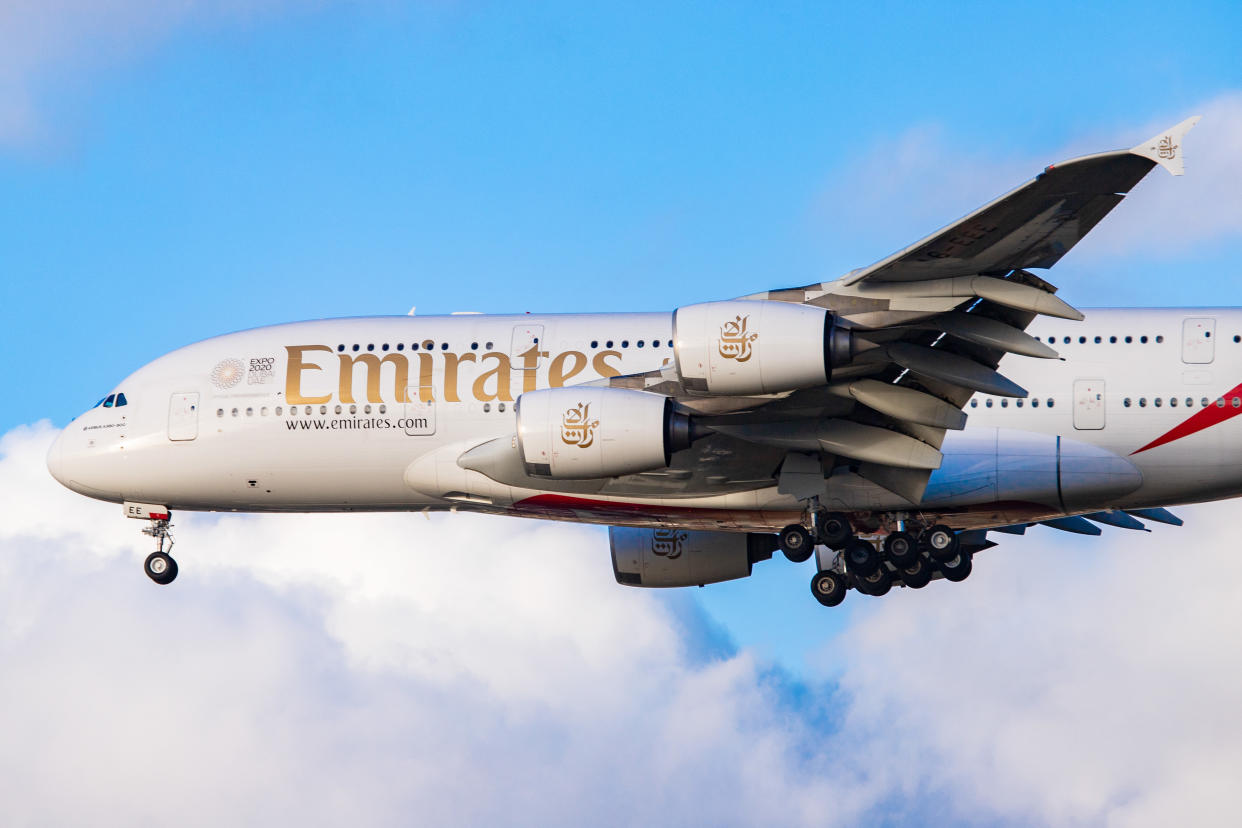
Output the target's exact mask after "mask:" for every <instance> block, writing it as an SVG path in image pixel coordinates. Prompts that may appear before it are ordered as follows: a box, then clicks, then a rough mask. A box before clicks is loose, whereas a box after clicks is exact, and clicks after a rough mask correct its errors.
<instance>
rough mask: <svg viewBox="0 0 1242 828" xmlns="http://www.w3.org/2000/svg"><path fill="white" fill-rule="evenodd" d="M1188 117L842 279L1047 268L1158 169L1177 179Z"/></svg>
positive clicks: (1053, 169)
mask: <svg viewBox="0 0 1242 828" xmlns="http://www.w3.org/2000/svg"><path fill="white" fill-rule="evenodd" d="M1198 120H1199V118H1198V117H1194V118H1189V119H1187V120H1185V121H1183V122H1182V123H1180V124H1178V125H1177V126H1175V127H1173V128H1172V129H1169V130H1167V131H1166V132H1163V133H1161V134H1160V135H1157V136H1155V137H1153V138H1152V139H1151V140H1149V141H1145V142H1144V143H1142V144H1140V145H1139V146H1137V147H1135V148H1133V149H1130V150H1120V151H1117V152H1105V153H1100V154H1098V155H1088V156H1085V157H1082V158H1075V159H1073V160H1072V161H1066V162H1064V163H1061V164H1053V165H1051V166H1049V167H1047V168H1045V169H1044V171H1043V172H1042V173H1040V174H1039V175H1037V176H1036V177H1035V178H1033V179H1031V180H1030V181H1028V182H1026V183H1025V184H1023V185H1022V186H1020V187H1018V188H1017V189H1015V190H1013V191H1011V192H1009V193H1006V194H1005V195H1003V196H1001V197H1000V198H998V199H996V200H995V201H992V202H991V203H989V204H985V205H984V206H982V207H980V208H979V209H978V210H976V211H974V212H973V213H971V214H970V215H968V216H966V217H965V218H962V219H959V220H958V221H956V222H954V223H953V224H951V225H949V226H948V227H945V228H943V229H942V230H938V231H937V232H935V233H933V234H932V235H930V236H928V237H927V238H925V239H922V240H921V241H918V242H915V243H914V244H912V245H910V246H909V247H907V248H905V249H904V250H900V251H898V252H896V253H894V254H892V255H891V256H889V257H887V258H885V259H881V260H880V261H878V262H876V263H875V264H873V265H871V266H870V267H865V268H862V269H860V270H856V271H854V272H852V273H850V274H849V275H847V276H846V277H845V279H844V280H843V283H844V284H845V285H853V284H857V283H859V282H863V281H872V282H910V281H925V280H928V279H950V278H953V277H955V276H970V275H975V274H980V273H985V274H987V273H991V274H1004V273H1008V272H1011V271H1014V270H1022V269H1024V268H1031V267H1034V268H1048V267H1052V266H1053V265H1054V264H1056V263H1057V262H1058V261H1060V259H1061V257H1062V256H1064V255H1065V254H1066V253H1068V252H1069V250H1070V248H1072V247H1073V246H1074V245H1075V244H1077V243H1078V242H1079V241H1080V240H1081V239H1082V238H1083V237H1084V236H1086V235H1087V233H1089V232H1090V231H1091V228H1093V227H1095V225H1096V224H1098V223H1099V221H1100V220H1101V219H1102V218H1104V216H1106V215H1108V213H1109V211H1110V210H1112V209H1113V208H1114V207H1116V206H1117V205H1118V204H1120V203H1121V200H1122V199H1123V198H1124V197H1125V195H1126V194H1127V193H1128V192H1130V190H1131V188H1133V187H1134V185H1135V184H1137V183H1138V182H1139V181H1140V180H1141V179H1142V178H1143V177H1144V176H1145V175H1147V173H1148V172H1149V171H1150V170H1151V168H1152V167H1153V166H1155V165H1156V164H1157V163H1160V164H1162V165H1163V166H1165V167H1166V168H1168V169H1169V170H1170V171H1171V172H1172V173H1173V174H1174V175H1181V174H1182V172H1183V156H1182V152H1181V143H1182V137H1183V136H1184V135H1185V134H1186V132H1187V131H1188V130H1189V129H1190V128H1191V127H1193V126H1194V125H1195V124H1196V123H1197V122H1198Z"/></svg>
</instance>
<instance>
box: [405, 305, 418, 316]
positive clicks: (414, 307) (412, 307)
mask: <svg viewBox="0 0 1242 828" xmlns="http://www.w3.org/2000/svg"><path fill="white" fill-rule="evenodd" d="M416 310H418V305H410V312H409V313H407V314H406V316H413V315H414V311H416Z"/></svg>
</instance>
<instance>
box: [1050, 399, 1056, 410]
mask: <svg viewBox="0 0 1242 828" xmlns="http://www.w3.org/2000/svg"><path fill="white" fill-rule="evenodd" d="M1054 405H1056V400H1054V399H1052V397H1049V398H1048V407H1049V408H1052V407H1053V406H1054Z"/></svg>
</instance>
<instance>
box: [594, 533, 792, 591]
mask: <svg viewBox="0 0 1242 828" xmlns="http://www.w3.org/2000/svg"><path fill="white" fill-rule="evenodd" d="M608 542H609V543H610V544H611V546H612V572H613V574H614V575H615V576H616V578H617V583H619V584H626V585H628V586H641V587H683V586H694V585H696V584H697V585H698V586H703V585H705V584H714V583H717V582H718V581H731V580H733V579H735V578H745V577H747V576H749V575H750V573H751V568H752V567H753V566H754V565H755V564H756V563H758V562H759V561H766V560H767V559H768V558H771V557H772V552H773V551H775V549H776V536H775V535H763V534H754V533H752V534H745V533H741V532H690V531H686V530H684V529H629V528H623V527H618V526H611V527H609V528H608Z"/></svg>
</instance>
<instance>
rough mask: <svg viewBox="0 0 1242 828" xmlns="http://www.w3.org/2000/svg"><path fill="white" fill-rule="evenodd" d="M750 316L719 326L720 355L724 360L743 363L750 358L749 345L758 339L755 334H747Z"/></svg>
mask: <svg viewBox="0 0 1242 828" xmlns="http://www.w3.org/2000/svg"><path fill="white" fill-rule="evenodd" d="M749 320H750V315H749V314H747V315H746V316H739V317H737V318H736V319H734V320H732V321H730V322H726V323H724V324H723V325H721V326H720V355H721V356H722V357H724V358H725V359H732V360H736V361H738V362H745V361H746V360H748V359H750V356H751V343H752V342H754V341H755V340H756V339H758V338H759V334H758V333H757V332H747V330H746V323H747V322H748V321H749Z"/></svg>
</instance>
